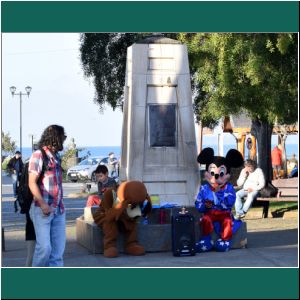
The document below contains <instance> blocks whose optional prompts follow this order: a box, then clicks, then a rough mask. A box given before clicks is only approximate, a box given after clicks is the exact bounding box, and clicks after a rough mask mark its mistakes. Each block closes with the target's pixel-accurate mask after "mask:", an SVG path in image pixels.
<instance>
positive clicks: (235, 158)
mask: <svg viewBox="0 0 300 300" xmlns="http://www.w3.org/2000/svg"><path fill="white" fill-rule="evenodd" d="M226 163H227V165H228V166H230V167H232V168H238V167H241V166H242V165H243V164H244V158H243V156H242V154H241V153H240V152H239V151H238V150H236V149H230V150H229V151H228V152H227V155H226Z"/></svg>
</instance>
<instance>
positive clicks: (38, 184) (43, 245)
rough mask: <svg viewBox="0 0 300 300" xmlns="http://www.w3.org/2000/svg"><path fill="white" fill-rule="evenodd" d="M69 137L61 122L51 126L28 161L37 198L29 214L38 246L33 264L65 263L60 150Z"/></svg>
mask: <svg viewBox="0 0 300 300" xmlns="http://www.w3.org/2000/svg"><path fill="white" fill-rule="evenodd" d="M65 139H66V135H65V131H64V128H63V127H62V126H59V125H50V126H48V127H47V128H46V129H45V130H44V132H43V134H42V136H41V139H40V141H39V145H38V146H39V150H37V151H35V152H34V153H33V154H32V155H31V158H30V161H29V168H28V172H29V188H30V190H31V192H32V194H33V197H34V199H33V200H34V201H33V202H32V204H31V208H30V218H31V220H32V222H33V224H34V229H35V234H36V246H35V252H34V256H33V262H32V266H33V267H62V266H63V253H64V250H65V243H66V217H65V208H64V204H63V188H62V168H61V159H60V156H59V154H58V152H59V151H62V150H63V143H64V141H65ZM41 149H43V150H44V151H45V154H46V155H47V160H48V163H47V168H46V170H45V171H44V173H43V175H42V178H40V179H39V176H40V174H41V172H42V168H43V154H42V151H41Z"/></svg>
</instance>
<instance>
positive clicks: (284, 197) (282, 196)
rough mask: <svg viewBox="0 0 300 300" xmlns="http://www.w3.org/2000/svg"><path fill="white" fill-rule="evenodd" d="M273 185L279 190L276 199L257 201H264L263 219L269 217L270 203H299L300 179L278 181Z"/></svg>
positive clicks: (262, 198) (259, 198)
mask: <svg viewBox="0 0 300 300" xmlns="http://www.w3.org/2000/svg"><path fill="white" fill-rule="evenodd" d="M272 184H273V185H274V186H276V187H277V188H278V195H277V196H276V197H258V198H257V199H256V201H264V204H263V215H262V216H263V218H267V217H268V212H269V204H270V202H289V201H291V202H298V200H299V193H298V177H295V178H287V179H276V180H273V181H272Z"/></svg>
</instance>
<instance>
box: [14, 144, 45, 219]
mask: <svg viewBox="0 0 300 300" xmlns="http://www.w3.org/2000/svg"><path fill="white" fill-rule="evenodd" d="M40 150H41V152H42V157H43V167H42V172H41V174H40V176H39V178H38V183H39V181H40V180H41V179H42V178H43V176H44V173H45V171H46V170H47V168H48V156H47V155H46V152H45V150H44V149H40ZM28 167H29V161H27V162H26V163H24V165H23V169H22V173H21V176H20V178H19V181H18V187H17V199H16V201H15V212H17V211H18V205H19V207H20V213H21V214H26V213H29V210H30V206H31V203H32V200H33V195H32V193H31V191H30V188H29V185H28V180H29V174H28Z"/></svg>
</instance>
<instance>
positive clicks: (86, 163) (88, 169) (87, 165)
mask: <svg viewBox="0 0 300 300" xmlns="http://www.w3.org/2000/svg"><path fill="white" fill-rule="evenodd" d="M101 160H102V157H89V158H87V159H84V160H83V161H81V162H80V163H79V164H78V165H76V166H74V167H71V168H69V169H68V171H67V177H68V179H69V180H71V181H72V182H77V181H78V180H80V179H84V178H85V179H89V180H91V181H96V177H95V170H96V168H97V166H98V165H99V164H100V162H101Z"/></svg>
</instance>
